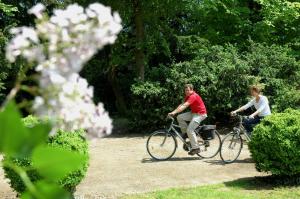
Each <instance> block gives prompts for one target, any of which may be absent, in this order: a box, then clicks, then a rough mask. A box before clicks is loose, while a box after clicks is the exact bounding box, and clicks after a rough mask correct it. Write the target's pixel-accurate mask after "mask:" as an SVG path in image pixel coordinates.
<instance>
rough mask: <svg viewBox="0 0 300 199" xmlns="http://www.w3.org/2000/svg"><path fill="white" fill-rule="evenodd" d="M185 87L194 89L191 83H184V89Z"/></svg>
mask: <svg viewBox="0 0 300 199" xmlns="http://www.w3.org/2000/svg"><path fill="white" fill-rule="evenodd" d="M186 88H189V89H191V90H194V86H193V84H186V85H184V89H186Z"/></svg>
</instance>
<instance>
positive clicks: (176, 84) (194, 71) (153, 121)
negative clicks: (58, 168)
mask: <svg viewBox="0 0 300 199" xmlns="http://www.w3.org/2000/svg"><path fill="white" fill-rule="evenodd" d="M183 39H184V40H187V38H186V37H184V38H183ZM191 39H192V38H191ZM192 40H194V39H192ZM200 41H201V40H199V42H200ZM186 43H187V44H190V45H192V44H193V42H186ZM194 45H197V48H193V47H189V46H187V47H186V48H187V50H186V49H184V48H183V47H182V46H181V47H180V50H179V51H178V52H179V53H182V56H183V57H186V61H182V62H179V63H175V64H172V65H170V66H160V67H155V68H152V69H151V70H150V72H149V74H147V76H148V79H149V80H148V81H146V82H137V83H136V84H134V85H133V86H132V92H133V103H134V105H133V107H134V109H133V116H134V119H135V120H134V121H135V122H134V123H135V124H138V125H139V127H141V126H143V127H153V128H158V126H161V124H162V122H163V121H164V120H163V119H164V118H165V117H166V115H167V113H168V112H170V111H172V110H173V109H174V108H175V107H176V106H177V105H178V104H179V103H181V102H182V101H183V98H184V92H183V90H184V88H183V87H184V84H185V83H192V84H193V85H194V87H195V90H196V92H198V93H199V94H200V95H201V96H202V98H203V100H204V102H205V105H206V107H207V110H208V115H209V117H208V118H209V119H210V120H215V119H216V118H217V119H223V118H225V116H226V115H227V114H228V112H229V111H230V110H232V109H233V108H236V107H238V106H240V105H242V104H244V103H246V102H247V99H246V97H247V95H248V86H249V85H251V84H253V83H254V82H256V78H255V77H253V76H251V75H249V73H250V67H249V65H248V64H247V62H245V61H244V60H243V59H242V57H241V55H240V53H239V52H238V50H237V48H236V47H235V46H233V45H227V46H225V47H223V46H218V45H216V46H211V45H210V44H209V43H208V42H204V41H201V45H199V44H194ZM196 49H197V51H196V52H194V53H191V52H190V51H192V50H196ZM187 53H189V54H191V55H190V56H187V55H186V54H187ZM159 80H160V81H159ZM207 122H208V121H207Z"/></svg>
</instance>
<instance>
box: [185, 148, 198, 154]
mask: <svg viewBox="0 0 300 199" xmlns="http://www.w3.org/2000/svg"><path fill="white" fill-rule="evenodd" d="M197 153H200V148H198V149H192V150H191V151H190V152H189V153H188V154H189V155H195V154H197Z"/></svg>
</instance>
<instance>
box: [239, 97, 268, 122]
mask: <svg viewBox="0 0 300 199" xmlns="http://www.w3.org/2000/svg"><path fill="white" fill-rule="evenodd" d="M251 106H254V107H255V109H256V110H258V112H259V113H258V116H259V117H264V116H267V115H271V109H270V106H269V100H268V98H267V97H266V96H263V95H259V101H258V102H256V99H255V98H253V99H252V100H251V101H250V102H248V103H247V104H246V105H244V106H243V109H244V110H246V109H248V108H250V107H251Z"/></svg>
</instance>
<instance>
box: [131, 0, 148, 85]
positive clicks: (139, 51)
mask: <svg viewBox="0 0 300 199" xmlns="http://www.w3.org/2000/svg"><path fill="white" fill-rule="evenodd" d="M133 10H134V23H135V33H136V48H135V53H134V54H135V65H136V72H137V76H138V78H139V79H140V80H142V81H144V79H145V54H144V48H143V42H144V36H145V35H144V34H145V33H144V23H143V13H142V7H141V0H133Z"/></svg>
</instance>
